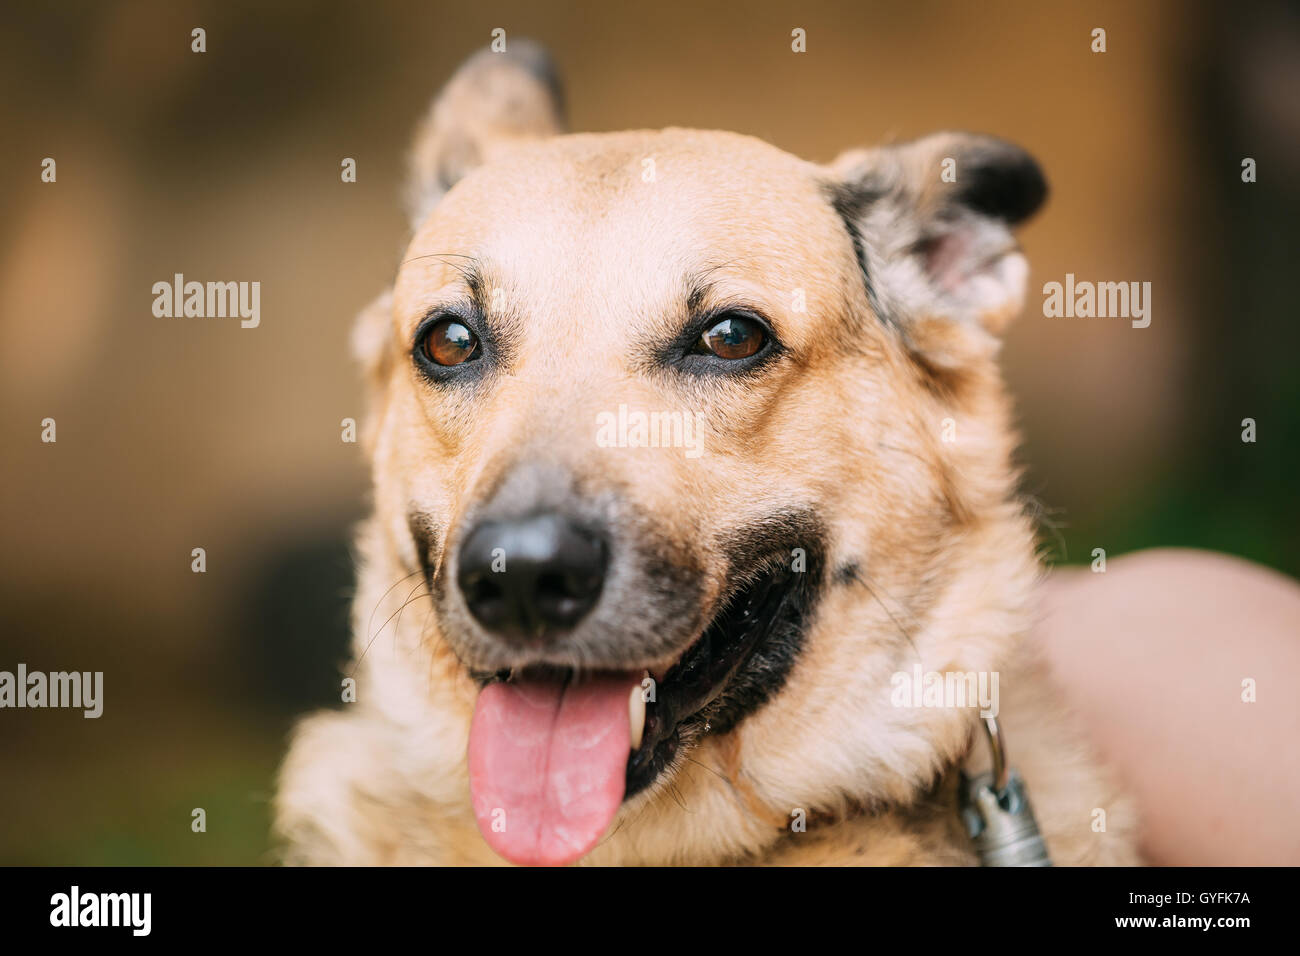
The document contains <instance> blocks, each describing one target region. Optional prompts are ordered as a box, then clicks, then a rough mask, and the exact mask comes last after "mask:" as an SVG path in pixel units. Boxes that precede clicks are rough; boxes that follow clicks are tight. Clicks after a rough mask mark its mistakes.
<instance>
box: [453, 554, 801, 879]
mask: <svg viewBox="0 0 1300 956" xmlns="http://www.w3.org/2000/svg"><path fill="white" fill-rule="evenodd" d="M789 554H790V552H789V551H788V550H787V551H784V552H781V553H777V554H774V555H772V556H771V557H769V558H768V559H767V560H765V561H763V562H760V563H759V564H758V566H757V568H756V569H755V570H754V571H752V572H751V573H750V575H749V576H748V581H747V583H745V584H744V585H743V586H741V587H740V588H738V589H737V590H736V591H734V592H733V593H732V594H731V595H729V596H728V597H727V598H726V599H725V600H723V601H721V602H719V607H720V610H719V611H718V612H717V613H716V614H715V615H714V618H713V620H712V621H711V622H710V623H709V624H708V626H707V627H706V628H705V629H704V631H703V632H702V633H701V635H700V637H699V638H698V639H697V640H696V641H695V642H694V643H693V644H691V645H690V647H689V648H688V649H687V650H686V651H685V652H684V653H683V654H682V655H681V656H680V657H679V658H678V659H677V660H676V662H675V663H673V664H672V665H671V666H670V667H668V668H666V670H665V671H664V672H663V674H662V675H661V676H659V677H656V675H653V674H650V673H649V672H647V671H645V670H635V671H622V672H619V671H601V672H595V673H574V672H572V671H561V670H556V669H550V668H547V669H536V670H534V669H525V670H523V671H522V672H520V671H516V672H514V673H513V674H509V675H497V676H496V678H495V679H490V680H489V681H488V682H487V683H486V684H485V686H484V687H483V688H482V689H481V691H480V692H479V698H478V703H477V704H476V706H475V711H474V720H473V724H472V727H471V730H470V741H469V771H470V788H471V793H472V797H473V804H474V813H475V817H476V818H477V820H478V824H479V829H480V831H481V832H482V833H483V836H484V838H485V839H486V840H487V842H488V844H489V845H491V846H492V848H493V849H495V850H496V851H497V852H498V853H500V854H501V855H502V856H504V857H505V858H506V859H508V860H510V861H512V862H515V863H524V864H534V865H537V864H540V865H559V864H564V863H570V862H572V861H574V860H576V859H578V858H580V857H581V856H583V855H584V854H585V853H587V852H588V851H589V850H591V849H592V847H594V846H595V845H596V843H598V842H599V840H600V839H601V837H602V836H603V835H604V833H605V831H606V829H607V828H608V826H609V824H610V822H611V821H612V820H613V818H614V816H615V815H616V814H617V812H618V809H619V806H620V805H621V804H622V803H623V801H624V800H625V799H627V798H629V797H632V796H634V795H635V794H637V793H640V792H641V791H644V790H646V789H647V788H648V787H650V786H651V785H652V784H654V783H655V781H656V780H657V779H658V778H659V777H660V776H661V775H663V774H664V773H665V771H666V770H667V769H668V768H670V767H671V766H673V764H674V762H675V761H676V759H677V758H678V757H679V755H681V754H682V753H683V752H684V751H685V750H686V749H687V748H688V747H689V745H690V744H691V743H692V742H693V741H695V740H697V739H699V738H700V737H702V736H703V735H705V734H709V733H726V732H727V731H729V730H731V729H732V728H733V727H734V726H735V725H736V724H737V723H738V722H739V721H740V720H741V719H743V718H744V717H745V716H746V715H747V714H749V713H751V712H752V711H754V710H755V709H757V708H758V707H759V706H761V705H762V704H763V702H764V701H766V700H767V699H768V698H769V697H770V696H771V695H772V694H774V693H775V692H776V691H778V690H779V689H780V686H781V684H782V683H783V682H784V681H785V678H786V675H787V673H788V671H789V669H790V666H791V665H792V663H793V661H794V657H795V654H796V653H797V650H798V647H799V642H800V639H801V637H802V632H803V629H804V625H805V622H806V620H807V618H808V615H809V612H810V610H811V604H812V597H813V595H814V594H815V592H816V590H817V587H818V585H819V583H820V582H819V579H818V578H819V575H817V574H813V573H809V568H808V567H806V566H799V565H800V562H799V560H798V559H796V561H795V562H794V566H792V564H791V560H790V557H789ZM814 570H817V571H819V570H820V567H819V564H818V566H817V567H816V568H815V569H814Z"/></svg>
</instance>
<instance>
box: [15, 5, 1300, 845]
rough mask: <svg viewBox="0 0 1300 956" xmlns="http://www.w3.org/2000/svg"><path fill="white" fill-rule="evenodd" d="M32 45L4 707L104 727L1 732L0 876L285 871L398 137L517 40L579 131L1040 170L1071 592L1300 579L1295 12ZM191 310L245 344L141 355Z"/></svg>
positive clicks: (565, 15)
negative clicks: (80, 686) (81, 673)
mask: <svg viewBox="0 0 1300 956" xmlns="http://www.w3.org/2000/svg"><path fill="white" fill-rule="evenodd" d="M28 7H29V8H28V9H21V10H13V9H7V10H6V11H5V12H4V13H3V14H0V27H2V34H0V35H2V39H0V89H3V90H5V91H6V95H5V96H4V99H3V103H2V105H0V120H3V125H4V133H5V137H4V138H5V140H6V142H7V148H6V149H5V150H4V151H3V157H2V158H0V163H2V164H3V165H2V166H0V173H2V174H3V180H2V181H3V183H4V189H3V193H2V194H0V195H2V197H3V198H0V409H2V411H3V414H0V448H3V454H4V496H3V513H2V514H0V528H2V529H3V531H0V535H2V539H0V540H3V549H0V669H7V670H13V669H14V667H15V666H16V664H17V663H18V662H19V661H24V662H26V663H27V665H28V666H29V667H30V668H33V669H41V670H62V669H77V670H103V671H105V683H106V695H105V696H106V701H105V715H104V717H102V718H101V719H99V720H97V721H91V720H83V719H82V718H81V716H80V714H79V713H76V712H68V711H63V712H58V711H45V712H33V711H23V712H16V711H0V768H2V770H0V778H2V779H3V788H2V789H0V821H2V822H0V862H40V863H44V862H61V863H108V862H113V863H135V862H140V863H154V862H225V863H230V862H255V861H258V860H265V859H268V858H269V857H268V855H267V847H268V843H267V837H266V816H267V803H266V801H267V798H268V795H269V793H270V792H271V789H272V782H271V775H272V773H273V770H274V767H275V764H276V761H277V759H278V757H279V755H280V753H281V751H282V747H283V734H284V732H285V730H286V728H287V727H288V724H289V718H290V716H291V715H292V714H293V713H294V712H295V711H298V710H301V709H302V708H304V707H308V706H312V705H315V704H320V703H328V702H330V701H331V700H333V699H334V698H335V688H336V687H337V678H336V675H335V668H336V666H337V664H338V663H339V661H341V660H342V659H343V657H344V654H345V643H346V635H345V632H344V616H345V614H346V595H347V590H348V587H349V579H350V574H351V570H350V559H349V557H348V554H347V536H348V528H349V526H350V524H351V523H352V522H354V521H355V520H356V519H357V518H358V517H360V515H361V514H362V511H363V507H364V496H365V491H366V483H367V478H366V473H365V469H364V464H363V462H362V460H361V458H360V454H359V452H358V449H357V446H355V445H348V444H343V443H342V442H341V441H340V437H339V422H340V420H341V419H342V418H344V417H349V416H350V417H359V416H360V414H361V411H362V409H361V407H360V405H359V396H360V390H359V388H358V382H357V378H356V375H355V373H354V370H353V368H352V366H351V364H350V361H349V358H348V354H347V335H348V329H349V324H350V322H351V319H352V316H353V315H354V313H355V312H356V310H357V309H358V308H360V307H361V306H362V305H364V304H365V303H366V302H367V301H368V300H369V299H370V297H371V296H372V295H374V294H375V293H376V292H377V291H378V290H379V289H380V288H381V287H382V286H383V285H384V284H385V283H386V282H387V281H388V279H389V278H390V276H391V275H392V272H393V270H394V268H395V266H396V263H397V259H398V256H399V254H400V251H401V249H402V246H403V243H404V239H405V234H404V230H405V223H404V221H403V219H402V217H401V215H400V212H399V208H398V195H399V188H400V183H401V176H402V161H403V156H404V152H405V149H406V147H407V145H408V143H409V136H410V132H411V129H412V127H413V124H414V122H415V120H416V118H417V116H418V115H419V114H420V112H421V110H422V109H423V108H424V107H425V105H426V104H427V102H428V100H429V98H430V97H431V95H432V94H433V93H434V91H435V90H436V89H437V87H438V86H439V85H440V84H441V82H442V81H443V80H445V79H446V78H447V76H448V75H449V74H450V72H451V71H452V70H453V69H454V67H455V66H456V65H457V63H459V62H460V61H461V60H462V59H463V58H464V57H465V56H466V55H468V54H469V53H470V52H472V51H473V50H474V49H476V48H477V47H479V46H482V45H483V44H485V43H486V42H487V40H488V38H489V35H490V31H491V30H492V28H494V27H503V28H505V29H506V30H507V33H508V35H509V36H511V37H522V36H531V37H534V38H536V39H539V40H541V41H542V42H543V43H545V44H546V45H548V46H549V47H550V48H551V50H552V51H553V52H554V54H555V55H556V58H557V60H558V62H559V64H560V67H561V69H562V71H563V74H564V77H565V80H566V84H567V89H568V103H569V112H570V119H571V122H572V125H573V127H574V128H575V129H580V130H610V129H620V128H629V127H658V126H665V125H684V126H701V127H723V128H729V129H735V130H739V131H742V132H747V133H752V134H755V135H757V136H760V137H763V138H765V139H767V140H769V141H771V142H773V143H774V144H776V145H777V146H780V147H782V148H785V149H787V150H790V151H792V152H795V153H798V154H800V155H802V156H805V157H807V158H810V159H816V160H829V159H830V158H832V157H833V156H834V155H835V154H836V153H837V152H838V151H839V150H841V149H843V148H845V147H849V146H853V145H865V144H871V143H875V142H879V141H881V140H885V139H890V138H897V139H903V138H909V137H912V136H917V135H922V134H924V133H926V132H929V131H932V130H934V129H937V128H942V127H953V128H964V129H971V130H978V131H983V132H991V133H995V134H998V135H1001V136H1004V137H1006V138H1008V139H1012V140H1015V141H1017V142H1019V143H1021V144H1023V145H1024V146H1026V147H1027V148H1028V149H1029V150H1030V151H1031V152H1032V153H1034V154H1035V155H1036V156H1037V157H1038V158H1039V159H1040V161H1041V162H1042V164H1043V166H1044V168H1045V170H1046V171H1047V174H1048V176H1049V178H1050V180H1051V182H1052V186H1053V194H1052V199H1051V201H1050V204H1049V206H1048V207H1047V209H1046V210H1045V212H1044V213H1043V214H1041V215H1040V216H1039V217H1038V218H1037V219H1036V220H1035V221H1034V222H1033V223H1031V224H1030V225H1029V226H1028V228H1027V229H1025V230H1024V233H1023V237H1022V238H1023V243H1024V246H1025V248H1026V250H1027V252H1028V254H1029V257H1030V261H1031V263H1032V267H1033V273H1032V276H1031V280H1030V296H1029V300H1028V302H1029V305H1028V308H1027V310H1026V313H1025V315H1024V316H1023V317H1022V319H1021V320H1020V322H1019V324H1018V325H1016V326H1015V327H1014V328H1013V330H1012V332H1011V333H1010V335H1009V338H1008V341H1007V345H1006V350H1005V359H1006V368H1007V375H1008V377H1009V379H1010V382H1011V385H1012V388H1013V390H1014V391H1015V393H1016V395H1017V396H1018V401H1019V409H1020V413H1021V418H1022V422H1023V426H1024V430H1025V433H1026V438H1027V443H1026V447H1025V452H1024V458H1025V461H1026V462H1027V463H1028V464H1029V465H1030V470H1029V473H1028V477H1027V482H1026V488H1027V490H1028V491H1030V492H1031V493H1033V494H1034V495H1036V496H1037V497H1038V498H1039V499H1040V500H1041V501H1042V503H1043V505H1044V509H1045V512H1044V513H1045V516H1046V517H1047V519H1048V526H1049V527H1048V528H1047V529H1046V538H1047V540H1048V542H1049V543H1051V544H1052V546H1053V549H1054V552H1055V556H1056V558H1057V559H1058V560H1062V559H1064V560H1081V559H1087V558H1088V555H1089V552H1090V551H1091V549H1092V548H1094V547H1104V548H1106V549H1107V551H1108V553H1109V554H1111V555H1112V556H1113V555H1114V554H1117V553H1119V552H1121V551H1124V550H1127V549H1131V548H1135V547H1141V546H1147V545H1152V544H1159V543H1166V544H1190V545H1198V546H1204V547H1215V548H1220V549H1223V550H1229V551H1234V552H1237V553H1240V554H1244V555H1246V556H1249V557H1252V558H1254V559H1256V560H1259V561H1262V562H1264V563H1267V564H1270V565H1273V566H1275V567H1279V568H1282V569H1283V570H1287V571H1289V572H1291V573H1293V574H1294V573H1298V572H1300V558H1298V557H1297V550H1296V548H1295V544H1294V542H1295V533H1296V532H1297V531H1300V523H1298V522H1297V521H1296V515H1297V509H1296V506H1295V502H1294V488H1295V482H1294V480H1293V478H1292V475H1294V473H1295V469H1296V467H1297V465H1298V462H1297V457H1298V456H1297V451H1296V449H1297V438H1298V437H1300V427H1298V423H1300V397H1298V390H1297V384H1296V381H1297V380H1296V377H1295V375H1294V374H1293V372H1292V365H1293V364H1294V362H1295V355H1296V346H1297V344H1298V342H1297V338H1298V336H1297V333H1296V320H1297V314H1296V311H1297V310H1296V306H1295V301H1294V295H1293V292H1292V288H1291V287H1292V285H1293V280H1292V274H1293V272H1294V270H1295V250H1296V248H1297V244H1296V239H1297V235H1296V232H1297V225H1296V224H1297V222H1300V216H1298V215H1297V213H1298V212H1300V210H1298V209H1297V206H1298V205H1300V203H1298V201H1297V194H1298V192H1300V190H1298V189H1297V185H1296V184H1297V183H1298V182H1300V169H1297V166H1298V165H1300V159H1298V157H1300V149H1298V148H1297V147H1298V146H1300V115H1298V114H1300V100H1298V99H1297V97H1296V95H1295V91H1296V90H1297V89H1300V56H1298V53H1297V51H1298V50H1300V40H1298V36H1300V26H1298V24H1297V20H1296V18H1295V16H1294V14H1291V13H1287V12H1286V8H1285V7H1284V5H1282V4H1273V3H1260V4H1257V5H1251V6H1245V7H1243V6H1242V5H1240V4H1237V5H1232V12H1231V13H1228V12H1227V11H1226V10H1223V11H1221V10H1219V9H1218V8H1216V7H1214V6H1212V5H1196V4H1186V3H1174V2H1146V3H1140V4H1133V3H1127V2H1119V3H1101V4H1086V5H1083V4H1078V5H1075V4H1036V3H1027V2H1026V3H994V4H970V3H965V2H951V3H940V2H919V3H907V4H902V3H899V4H878V3H870V4H868V3H859V2H842V3H827V2H820V3H805V2H800V3H755V4H745V5H739V4H733V5H712V4H707V3H700V2H690V3H681V4H678V3H676V2H655V3H649V4H596V3H593V4H576V3H553V4H546V3H536V2H529V3H499V4H454V3H443V2H421V3H383V4H352V5H343V4H337V3H327V4H319V3H306V2H301V3H277V4H274V5H273V8H272V9H258V7H257V6H255V5H252V4H227V3H195V2H161V0H159V2H137V3H120V4H99V3H86V4H73V3H59V2H55V3H50V4H41V5H36V4H32V5H28ZM195 26H203V27H204V28H206V30H207V44H208V52H207V53H204V54H195V53H192V52H190V30H191V29H192V28H193V27H195ZM796 26H797V27H803V28H804V29H805V30H806V31H807V36H808V41H807V42H808V52H807V53H805V54H802V55H795V54H793V53H791V52H790V31H791V29H792V28H794V27H796ZM1094 27H1104V28H1105V29H1106V30H1107V35H1108V51H1107V52H1106V53H1105V54H1094V53H1092V52H1091V50H1090V44H1091V37H1090V31H1091V30H1092V29H1093V28H1094ZM46 156H50V157H54V158H55V159H56V160H57V163H58V182H57V183H56V184H52V185H51V184H44V183H42V182H41V181H40V163H41V160H42V158H44V157H46ZM345 156H349V157H354V158H356V160H357V164H358V175H359V181H358V182H357V183H355V184H351V185H344V184H342V183H341V182H340V180H339V163H340V160H341V159H342V158H343V157H345ZM1244 156H1252V157H1254V158H1255V159H1257V160H1258V163H1259V180H1260V181H1259V182H1258V183H1256V184H1253V185H1245V184H1243V183H1241V181H1240V162H1241V159H1242V157H1244ZM176 272H182V273H184V274H185V275H186V277H187V278H189V279H196V280H199V281H207V280H223V281H227V280H234V281H253V280H257V281H260V282H261V283H262V320H261V327H260V328H258V329H255V330H244V329H241V328H240V327H239V324H238V321H237V320H234V319H225V320H222V319H159V318H155V317H154V316H153V315H152V312H151V306H152V302H153V295H152V292H151V286H152V285H153V283H154V282H157V281H160V280H170V278H171V276H172V275H173V273H176ZM1066 272H1073V273H1074V274H1075V275H1076V276H1077V277H1078V278H1079V279H1090V280H1113V281H1150V282H1151V283H1152V284H1153V293H1152V306H1153V319H1152V323H1151V327H1150V328H1148V329H1144V330H1137V329H1132V328H1130V327H1129V324H1128V322H1127V321H1125V320H1102V319H1092V320H1088V319H1046V318H1044V317H1043V316H1042V314H1041V293H1040V291H1039V290H1041V288H1042V284H1043V283H1044V282H1046V281H1052V280H1055V281H1061V280H1062V279H1063V278H1064V275H1065V273H1066ZM47 416H49V417H53V418H55V419H56V420H57V422H58V442H57V444H54V445H47V444H42V443H41V441H40V422H41V419H43V418H45V417H47ZM1247 416H1250V417H1254V418H1256V419H1257V421H1258V422H1259V426H1258V427H1259V442H1258V443H1257V444H1255V445H1243V444H1242V443H1241V441H1240V438H1239V435H1240V421H1241V419H1242V418H1244V417H1247ZM194 547H204V548H206V549H207V555H208V571H207V573H206V574H203V575H197V574H193V573H191V571H190V551H191V549H192V548H194ZM193 807H204V808H205V809H206V810H207V812H208V832H207V833H205V834H193V833H191V832H190V828H189V822H190V810H191V808H193Z"/></svg>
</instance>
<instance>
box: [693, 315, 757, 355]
mask: <svg viewBox="0 0 1300 956" xmlns="http://www.w3.org/2000/svg"><path fill="white" fill-rule="evenodd" d="M766 340H767V333H766V332H764V331H763V326H761V325H760V324H759V323H758V322H756V321H755V320H754V319H751V318H747V317H746V316H743V315H729V316H726V317H724V318H723V319H722V320H721V321H719V322H716V323H715V324H714V325H712V326H710V327H709V328H708V329H706V330H705V332H704V334H703V335H701V336H700V338H699V341H698V342H696V343H695V349H694V351H695V352H696V353H697V354H702V353H706V352H709V353H712V354H714V355H716V356H717V357H718V358H722V359H728V360H731V361H734V360H736V359H746V358H749V357H750V356H751V355H754V354H756V353H757V352H758V350H759V349H761V348H762V347H763V343H764V342H765V341H766Z"/></svg>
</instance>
